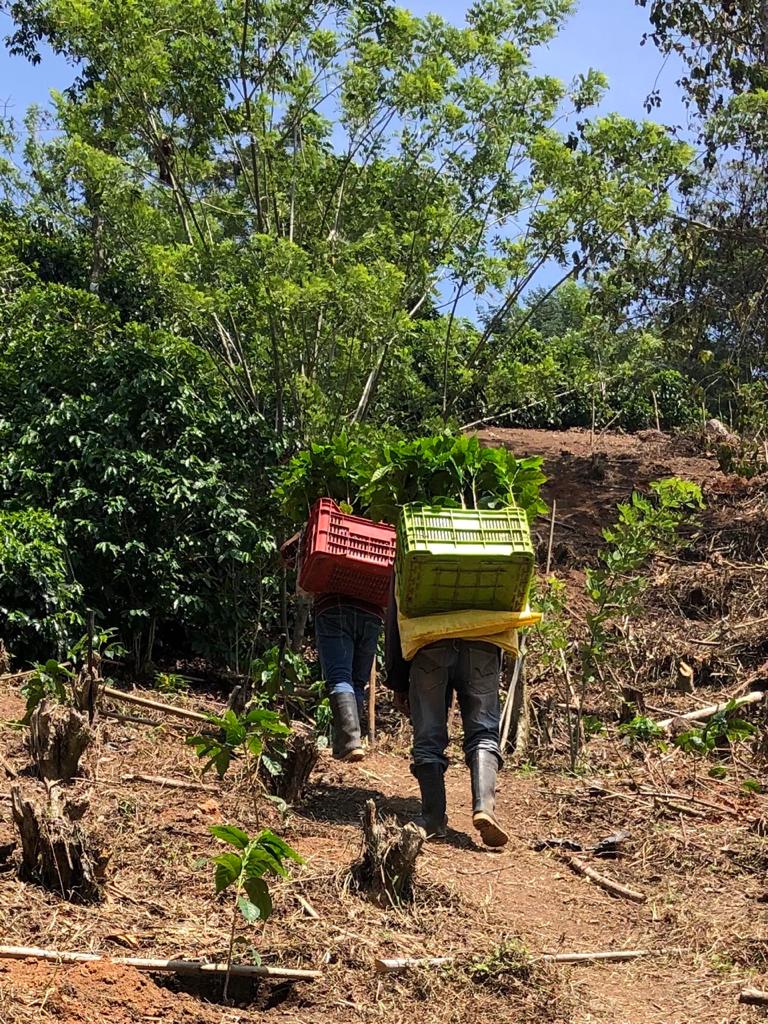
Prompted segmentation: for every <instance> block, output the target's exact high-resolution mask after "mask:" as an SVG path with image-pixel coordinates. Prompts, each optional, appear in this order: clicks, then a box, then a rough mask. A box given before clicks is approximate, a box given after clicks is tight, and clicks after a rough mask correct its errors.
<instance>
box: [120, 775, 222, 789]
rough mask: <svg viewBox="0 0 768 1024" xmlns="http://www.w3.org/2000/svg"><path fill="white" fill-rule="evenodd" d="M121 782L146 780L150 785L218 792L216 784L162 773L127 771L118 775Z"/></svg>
mask: <svg viewBox="0 0 768 1024" xmlns="http://www.w3.org/2000/svg"><path fill="white" fill-rule="evenodd" d="M120 781H121V782H147V783H149V784H150V785H151V786H163V787H166V788H168V789H200V790H202V791H203V792H205V793H218V792H219V790H218V788H217V787H216V786H206V785H205V783H203V782H193V781H192V780H191V779H167V778H165V777H164V776H162V775H140V774H134V773H129V774H128V775H121V776H120Z"/></svg>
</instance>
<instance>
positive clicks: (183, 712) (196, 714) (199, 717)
mask: <svg viewBox="0 0 768 1024" xmlns="http://www.w3.org/2000/svg"><path fill="white" fill-rule="evenodd" d="M101 692H102V694H103V695H104V696H105V697H109V698H110V699H111V700H117V701H124V702H125V703H126V704H137V705H138V706H139V707H140V708H152V710H153V711H162V712H163V714H166V715H176V717H177V718H187V719H189V721H190V722H205V723H206V724H207V725H210V724H211V723H210V722H209V721H208V716H207V715H204V714H202V712H200V711H190V710H188V709H187V708H180V707H177V706H176V705H175V704H161V703H160V701H159V700H150V699H149V698H148V697H137V696H136V695H135V694H133V693H123V691H122V690H114V689H113V688H112V687H111V686H105V687H104V689H103V690H102V691H101Z"/></svg>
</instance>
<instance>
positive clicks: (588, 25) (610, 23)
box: [0, 0, 685, 126]
mask: <svg viewBox="0 0 768 1024" xmlns="http://www.w3.org/2000/svg"><path fill="white" fill-rule="evenodd" d="M401 2H402V4H403V6H405V7H409V8H410V9H411V10H413V11H414V12H415V13H417V14H425V13H426V12H428V11H436V12H437V13H439V14H441V15H442V16H443V17H445V18H448V19H449V20H451V21H454V22H457V23H461V22H462V21H463V20H464V12H465V10H466V8H467V0H444V2H442V3H439V2H436V0H410V2H409V0H401ZM10 24H11V23H10V19H9V18H8V16H7V15H6V14H0V35H2V36H3V37H4V36H5V35H7V34H8V31H9V29H10ZM647 28H648V18H647V12H646V11H645V10H644V9H643V8H640V7H637V6H636V5H635V2H634V0H580V3H579V7H578V10H577V12H576V14H575V15H573V17H572V18H571V19H570V21H569V22H568V23H567V25H566V26H565V28H564V29H563V31H562V33H561V34H560V35H559V36H558V37H557V39H555V40H554V41H553V42H552V43H551V44H550V45H549V46H548V47H547V48H546V49H542V50H541V51H540V52H539V56H538V60H537V66H538V69H539V70H540V71H542V72H545V73H547V74H552V75H555V76H557V77H558V78H562V79H565V80H566V81H568V80H570V79H571V78H573V76H574V75H576V74H577V73H578V72H579V71H586V70H587V69H588V68H590V67H593V68H597V69H599V70H600V71H604V72H605V73H606V74H607V75H608V78H609V81H610V91H609V93H608V96H607V97H606V100H605V101H604V103H603V109H604V110H605V111H609V110H611V111H617V112H618V113H620V114H625V115H627V116H630V117H644V116H646V115H645V112H644V110H643V100H644V99H645V97H646V96H647V94H648V93H649V92H650V90H651V89H652V88H653V86H654V82H655V81H656V79H657V76H659V78H658V84H659V85H660V86H661V88H662V94H663V96H664V105H663V106H662V108H661V111H660V112H655V113H654V115H653V116H654V118H655V119H658V120H661V121H663V122H664V123H666V124H678V125H681V126H682V125H684V124H685V112H684V109H683V107H682V104H681V102H680V99H679V94H678V90H677V88H676V87H675V79H676V77H677V72H678V65H677V64H676V62H675V61H668V62H667V64H666V65H664V62H663V59H662V57H661V55H660V54H659V53H658V51H657V50H656V48H655V47H654V46H653V44H652V43H650V42H649V43H648V44H646V46H644V47H643V46H641V45H640V40H641V38H642V35H643V32H644V31H646V30H647ZM71 78H72V69H71V68H69V67H68V66H67V65H66V63H65V61H63V60H61V59H59V58H56V57H54V56H53V55H52V54H47V55H46V57H45V59H44V60H43V62H42V63H41V64H39V65H37V66H32V65H31V64H28V63H27V61H25V60H23V59H22V58H19V57H10V56H9V55H8V54H7V53H6V52H2V53H0V111H1V110H2V109H3V105H5V104H7V110H8V113H10V114H13V115H14V116H15V117H16V118H20V117H21V116H23V113H24V111H25V110H26V108H27V107H28V106H29V105H30V104H31V103H38V104H41V105H45V104H46V103H47V102H48V95H49V91H50V89H52V88H53V89H56V88H63V87H64V86H66V85H68V84H69V82H70V80H71Z"/></svg>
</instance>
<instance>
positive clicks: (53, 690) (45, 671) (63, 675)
mask: <svg viewBox="0 0 768 1024" xmlns="http://www.w3.org/2000/svg"><path fill="white" fill-rule="evenodd" d="M73 678H74V673H73V672H71V671H70V669H68V668H67V666H66V665H62V664H60V663H59V662H58V661H56V659H55V658H51V659H49V660H48V661H46V662H45V664H44V665H36V666H35V669H34V671H33V672H32V675H30V676H27V677H26V679H25V680H24V681H23V682H22V684H21V693H22V696H23V697H24V699H25V701H26V710H25V714H24V719H23V721H24V722H25V723H27V722H29V718H30V715H31V714H32V712H33V711H34V710H35V708H36V707H37V705H38V704H39V703H40V702H41V701H42V700H45V699H46V698H48V699H50V700H53V701H55V702H56V703H57V704H69V703H71V700H72V691H71V689H70V683H71V681H72V679H73Z"/></svg>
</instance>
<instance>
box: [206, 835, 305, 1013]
mask: <svg viewBox="0 0 768 1024" xmlns="http://www.w3.org/2000/svg"><path fill="white" fill-rule="evenodd" d="M210 832H211V834H212V835H214V836H215V837H216V838H217V839H220V840H221V841H222V842H223V843H227V844H228V845H229V846H232V847H234V849H235V850H236V851H237V852H235V853H233V852H231V851H228V852H227V853H221V854H219V855H218V856H217V857H214V858H213V863H214V864H215V866H216V867H215V871H214V876H213V878H214V885H215V889H216V893H217V895H218V894H220V893H223V892H226V891H231V892H232V893H233V895H234V900H233V903H232V922H231V927H230V933H229V950H228V952H227V974H226V979H225V982H224V998H225V999H226V998H227V992H228V989H229V976H230V970H231V967H232V951H233V949H234V945H235V928H236V926H237V920H238V917H242V918H243V919H244V920H245V921H246V923H247V924H255V923H256V922H257V921H266V920H267V918H268V917H269V915H270V914H271V913H272V896H271V894H270V891H269V885H268V883H267V881H266V878H265V877H264V876H265V875H271V876H275V877H282V878H284V877H285V876H286V875H287V874H288V870H287V868H286V867H285V865H284V863H283V861H285V860H286V859H290V860H293V861H295V862H296V863H297V864H303V863H304V860H303V858H302V857H300V856H299V854H298V853H297V852H296V850H294V849H293V847H291V846H289V845H288V844H287V843H286V842H284V841H283V840H282V839H281V838H280V837H279V836H278V835H276V834H275V833H274V832H272V831H271V830H270V829H263V830H262V831H261V832H259V834H258V835H257V836H256V837H255V838H253V839H252V838H251V837H250V836H249V835H248V833H247V832H244V831H243V830H242V829H241V828H237V827H236V826H235V825H212V826H211V828H210Z"/></svg>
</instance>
